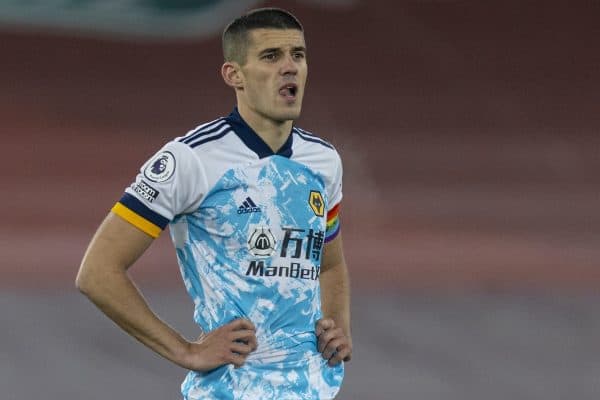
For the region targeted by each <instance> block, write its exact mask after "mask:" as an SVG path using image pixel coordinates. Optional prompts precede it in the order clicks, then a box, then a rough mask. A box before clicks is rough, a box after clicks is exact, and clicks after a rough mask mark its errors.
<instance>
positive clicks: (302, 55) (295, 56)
mask: <svg viewBox="0 0 600 400" xmlns="http://www.w3.org/2000/svg"><path fill="white" fill-rule="evenodd" d="M304 57H305V56H304V53H294V58H296V59H298V60H301V59H303V58H304Z"/></svg>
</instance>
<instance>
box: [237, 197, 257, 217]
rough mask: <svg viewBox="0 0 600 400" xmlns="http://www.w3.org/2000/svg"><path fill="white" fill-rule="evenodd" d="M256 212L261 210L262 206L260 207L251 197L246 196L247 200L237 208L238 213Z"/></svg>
mask: <svg viewBox="0 0 600 400" xmlns="http://www.w3.org/2000/svg"><path fill="white" fill-rule="evenodd" d="M255 212H260V207H258V206H257V205H256V204H255V203H254V202H253V201H252V199H251V198H250V197H246V200H244V202H243V203H242V205H241V206H239V207H238V210H237V213H238V214H250V213H255Z"/></svg>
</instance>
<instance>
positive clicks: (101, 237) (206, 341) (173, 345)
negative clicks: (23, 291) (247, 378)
mask: <svg viewBox="0 0 600 400" xmlns="http://www.w3.org/2000/svg"><path fill="white" fill-rule="evenodd" d="M152 241H153V239H152V237H150V236H149V235H147V234H145V233H144V232H142V231H140V230H139V229H137V228H136V227H134V226H133V225H131V224H130V223H128V222H126V221H125V220H123V219H122V218H120V217H119V216H117V215H115V214H113V213H110V214H109V215H108V216H107V217H106V219H105V220H104V222H103V223H102V225H101V226H100V227H99V228H98V231H97V232H96V234H95V235H94V237H93V239H92V241H91V242H90V244H89V247H88V249H87V251H86V253H85V255H84V257H83V260H82V263H81V266H80V268H79V272H78V274H77V279H76V285H77V288H78V289H79V290H80V291H81V292H82V293H83V294H84V295H86V296H87V297H88V298H89V299H90V300H91V301H92V302H93V303H94V304H95V305H96V306H97V307H98V308H99V309H100V310H101V311H102V312H103V313H104V314H106V315H107V316H108V317H109V318H110V319H112V320H113V321H114V322H115V323H116V324H117V325H119V326H120V327H121V328H122V329H123V330H125V331H126V332H127V333H129V334H130V335H132V336H133V337H135V338H136V339H137V340H139V341H140V342H142V343H143V344H144V345H146V346H148V347H149V348H151V349H152V350H154V351H155V352H156V353H158V354H160V355H161V356H163V357H165V358H166V359H168V360H170V361H172V362H174V363H175V364H177V365H179V366H181V367H183V368H186V369H191V370H197V371H208V370H211V369H213V368H216V367H219V366H221V365H224V364H229V363H231V364H234V365H235V366H236V367H239V366H241V365H242V364H243V363H244V361H245V359H246V357H247V355H248V354H249V353H250V352H251V351H254V350H255V349H256V336H255V335H254V329H255V328H254V326H253V325H252V323H251V322H250V321H247V320H242V319H238V320H235V321H233V322H230V323H229V324H227V325H224V326H222V327H220V328H218V329H216V330H214V331H212V332H210V333H207V334H204V335H202V336H201V337H200V339H199V340H198V341H196V342H189V341H187V340H186V339H185V338H183V337H182V336H181V335H180V334H179V333H178V332H176V331H175V330H174V329H173V328H171V327H170V326H168V325H167V324H166V323H165V322H163V321H162V320H160V319H159V318H158V316H157V315H156V314H155V313H154V312H153V311H152V310H151V309H150V307H149V306H148V303H147V302H146V301H145V299H144V297H143V296H142V294H141V293H140V291H139V290H138V289H137V288H136V286H135V285H134V283H133V281H132V280H131V279H130V278H129V275H128V274H127V270H128V269H129V267H130V266H131V265H133V263H134V262H135V261H136V260H137V259H138V258H139V257H140V256H141V255H142V254H143V253H144V251H146V249H147V248H148V247H149V246H150V244H151V243H152Z"/></svg>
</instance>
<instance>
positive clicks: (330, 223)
mask: <svg viewBox="0 0 600 400" xmlns="http://www.w3.org/2000/svg"><path fill="white" fill-rule="evenodd" d="M339 212H340V203H337V204H336V205H335V206H334V207H333V208H332V209H331V210H329V211H327V227H326V228H325V243H327V242H330V241H332V240H333V239H335V237H336V236H337V235H338V233H340V218H339V215H338V214H339Z"/></svg>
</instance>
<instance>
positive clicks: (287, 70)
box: [281, 54, 298, 75]
mask: <svg viewBox="0 0 600 400" xmlns="http://www.w3.org/2000/svg"><path fill="white" fill-rule="evenodd" d="M297 73H298V66H297V65H296V61H294V57H293V56H292V55H291V54H288V55H286V56H285V57H284V58H283V60H282V64H281V75H287V74H292V75H296V74H297Z"/></svg>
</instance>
